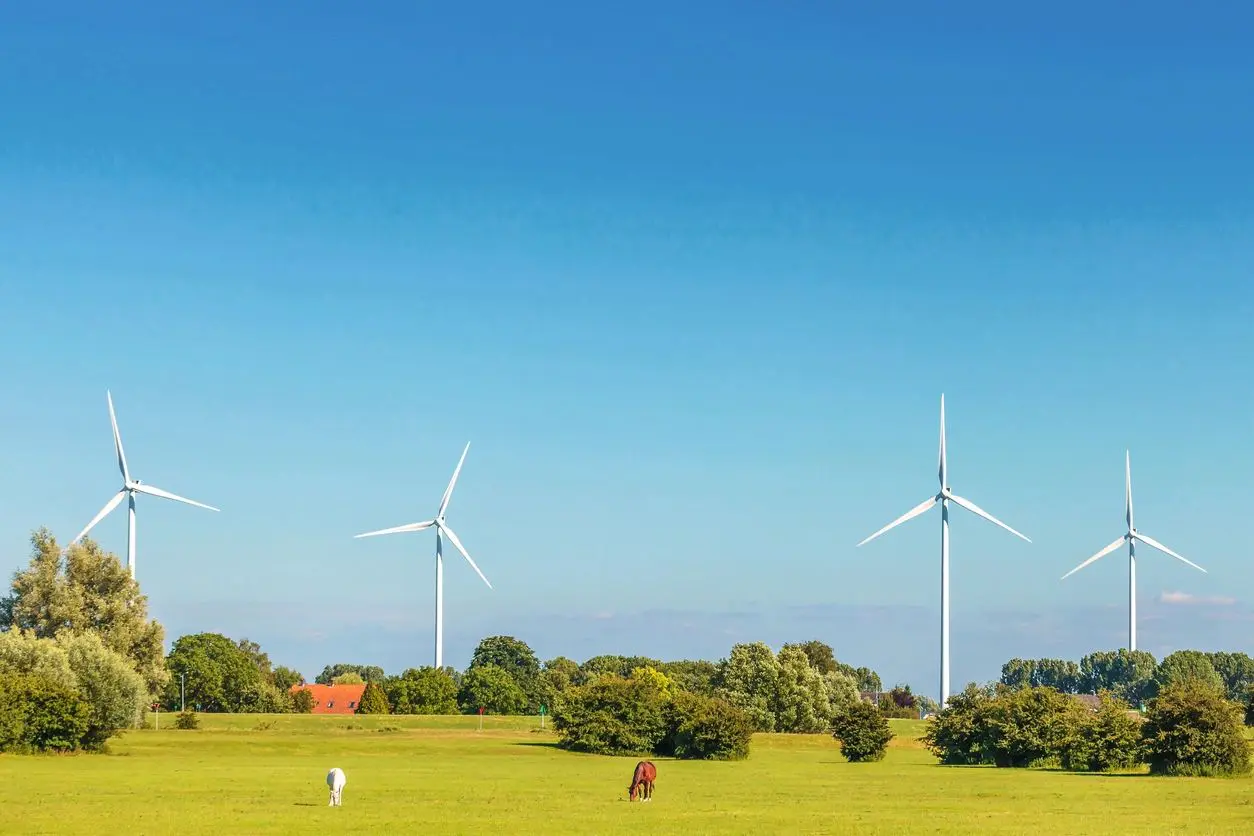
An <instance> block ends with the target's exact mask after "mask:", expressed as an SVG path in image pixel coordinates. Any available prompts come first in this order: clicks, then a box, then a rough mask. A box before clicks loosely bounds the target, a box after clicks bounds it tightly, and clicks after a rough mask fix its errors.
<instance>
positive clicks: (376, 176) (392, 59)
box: [0, 2, 1254, 692]
mask: <svg viewBox="0 0 1254 836" xmlns="http://www.w3.org/2000/svg"><path fill="white" fill-rule="evenodd" d="M266 6H267V8H266V9H264V10H262V9H258V8H255V4H249V3H238V2H223V3H217V4H213V5H212V6H208V5H204V6H201V7H200V8H199V9H195V10H193V9H188V8H181V9H180V10H177V11H172V10H169V9H166V8H163V7H159V6H158V5H156V4H137V3H126V2H123V3H115V4H110V5H109V8H107V9H105V8H104V7H101V6H99V5H98V4H88V3H81V2H72V3H71V2H61V3H56V2H48V3H44V4H39V5H38V7H36V6H35V5H34V4H27V8H23V9H14V8H8V9H5V10H4V11H3V12H0V302H2V304H0V350H2V351H3V356H4V357H5V363H4V364H3V366H0V385H2V387H3V391H4V397H3V398H0V431H2V432H3V434H4V438H5V439H6V443H5V444H4V445H3V446H2V447H0V472H3V473H4V474H5V477H6V484H7V485H8V490H6V491H5V500H4V502H3V503H0V545H2V546H3V548H2V549H0V569H2V570H5V571H12V570H16V569H18V568H20V567H21V566H23V565H25V563H26V560H27V558H28V546H27V539H28V537H29V534H30V531H31V530H32V529H34V528H36V527H38V526H40V525H47V526H49V527H50V528H52V529H53V530H54V532H55V533H56V534H57V535H58V536H59V537H61V538H62V539H63V540H68V538H70V537H72V536H73V535H74V534H75V533H76V532H77V531H78V530H79V528H80V527H81V526H82V525H84V524H85V523H86V522H87V520H89V519H90V518H91V515H92V514H94V513H95V511H96V510H97V509H98V508H99V507H100V506H101V505H102V504H103V503H104V501H105V500H106V499H107V498H108V497H109V495H110V494H111V492H112V491H114V490H116V489H117V484H116V483H117V474H116V470H115V469H114V465H113V461H112V451H111V449H110V445H111V442H110V438H109V429H108V415H107V410H106V404H105V390H106V389H107V388H108V389H111V390H112V392H113V395H114V398H115V403H116V406H117V410H118V418H119V422H120V425H121V430H122V434H123V440H124V442H125V444H126V447H127V453H128V457H129V459H130V463H131V467H132V470H133V471H134V474H135V475H136V476H137V477H138V478H141V479H143V480H145V481H148V482H150V483H152V484H155V485H158V486H160V487H163V488H166V489H168V490H172V491H175V492H177V493H181V494H184V495H186V496H190V497H192V498H195V499H198V500H201V501H204V502H208V503H210V504H213V505H217V506H219V507H221V508H222V509H223V510H222V513H220V514H212V513H209V512H205V511H200V510H198V509H194V508H186V507H183V506H177V505H174V504H172V503H167V502H162V501H160V500H149V501H141V504H140V508H139V556H138V572H139V577H140V580H141V582H142V584H143V587H144V589H145V591H146V592H147V594H148V595H149V597H150V601H151V608H152V611H153V612H154V614H155V615H156V616H157V617H158V618H159V619H160V620H161V621H162V622H163V623H164V624H165V625H166V627H167V630H168V633H169V635H170V637H171V638H173V637H175V636H178V635H180V634H182V633H186V632H194V631H199V630H217V631H222V632H225V633H227V634H228V635H232V636H235V637H239V636H242V635H247V636H248V637H250V638H252V639H254V640H256V641H259V642H261V643H262V645H263V646H264V647H265V648H266V649H267V650H269V651H270V653H271V655H272V657H273V658H275V659H276V661H280V662H284V663H287V664H292V665H295V666H297V667H299V668H300V669H301V670H303V671H304V672H305V673H306V674H307V675H310V676H312V675H313V674H315V673H316V672H317V671H318V670H320V669H321V667H322V666H323V665H324V664H327V663H330V662H335V661H360V662H369V663H376V664H382V665H384V666H385V667H386V668H388V669H389V670H398V669H400V668H403V667H406V666H409V665H419V664H429V662H430V658H431V632H432V618H433V615H432V613H433V597H434V592H433V584H434V570H433V565H432V564H433V557H432V549H433V538H431V537H429V536H427V534H426V533H424V534H422V535H414V536H410V537H392V538H373V539H369V540H354V539H352V535H353V534H355V533H358V532H361V531H367V530H370V529H374V528H381V527H385V526H390V525H397V524H400V523H404V522H410V521H416V520H419V519H426V518H428V517H430V516H431V513H432V512H433V511H434V509H435V506H436V505H437V504H438V501H439V497H440V494H441V492H442V491H443V489H444V485H445V484H446V482H447V479H448V477H449V475H450V474H451V471H452V468H453V466H454V465H455V464H456V461H457V456H458V455H459V454H460V451H461V448H462V446H463V445H464V444H465V443H466V442H467V441H470V442H471V450H470V454H469V456H468V457H467V460H466V465H465V469H464V471H463V475H462V479H461V481H460V483H459V485H458V488H457V491H456V493H455V495H454V498H453V502H452V505H451V507H450V510H449V521H450V522H451V523H452V525H453V526H454V527H455V528H456V530H457V531H458V533H459V534H460V535H461V537H462V540H463V542H464V543H465V544H466V546H467V548H468V549H469V550H470V552H471V554H472V555H474V556H475V558H476V560H477V561H478V562H479V564H480V566H481V567H482V568H483V570H484V572H485V573H486V574H487V576H488V577H489V579H491V580H492V582H493V585H494V587H495V588H494V589H492V590H489V589H487V588H486V587H484V586H483V584H482V583H481V582H480V581H479V580H478V579H477V578H476V577H475V576H474V574H473V573H472V572H471V570H470V569H469V567H467V566H466V565H465V564H464V562H462V561H460V559H457V560H451V561H450V563H449V565H448V569H447V572H446V659H447V660H448V661H449V662H450V663H452V664H455V665H458V666H459V667H461V666H464V665H465V664H466V662H467V661H468V660H469V655H470V652H471V650H472V649H473V646H474V644H475V642H476V641H477V640H478V639H479V638H480V637H482V636H483V635H487V634H491V633H496V632H505V633H510V634H513V635H517V636H519V637H520V638H523V639H525V640H526V641H528V642H529V643H530V644H531V645H532V646H533V647H534V648H535V649H536V650H537V652H538V653H539V654H540V655H541V656H542V657H545V658H547V657H551V656H555V655H558V654H565V655H569V656H572V657H575V658H577V659H582V658H586V657H587V656H590V655H593V654H595V653H599V652H624V653H627V652H632V653H642V654H648V655H653V656H660V657H664V658H675V657H685V656H703V657H706V658H713V659H717V658H719V657H721V656H723V655H725V654H726V653H727V651H728V649H729V648H730V646H731V644H732V643H733V642H737V641H752V640H757V639H761V640H765V641H767V642H769V643H771V644H772V645H773V646H775V647H778V646H779V644H781V643H782V642H784V641H792V640H797V641H800V640H806V639H809V638H820V639H823V640H825V641H827V642H829V643H830V644H832V645H833V646H834V647H835V649H836V652H837V655H838V656H839V657H841V658H842V659H846V660H848V661H850V662H852V663H854V664H868V665H871V666H873V667H875V668H877V669H879V670H880V671H881V672H882V673H883V674H884V676H885V678H886V679H887V680H889V681H890V682H891V681H896V680H904V681H910V682H912V683H915V685H916V688H918V689H920V690H924V691H926V692H931V691H934V690H935V684H934V683H935V679H936V671H937V665H938V659H937V657H938V651H937V647H938V639H937V631H938V619H939V615H938V601H939V569H938V562H939V559H938V539H939V533H938V531H937V529H938V527H939V519H938V514H937V513H936V512H931V513H930V514H929V515H928V516H926V517H924V518H922V519H918V520H914V521H912V522H910V523H909V524H907V525H905V526H903V527H901V528H899V529H897V530H895V531H893V532H891V533H890V534H888V535H885V536H884V537H882V538H880V539H879V540H876V541H875V542H874V543H872V544H869V545H867V546H864V547H862V548H860V549H855V548H854V544H855V543H857V542H858V541H859V540H861V539H862V538H863V537H865V536H866V535H868V534H870V533H871V532H873V531H875V530H876V529H877V528H879V527H880V526H881V525H883V524H885V523H887V522H888V521H889V520H891V519H892V518H894V517H895V516H897V515H899V514H901V513H903V512H904V511H906V510H907V509H908V508H910V507H911V506H913V505H914V504H916V503H917V502H919V501H920V500H922V499H924V498H925V497H927V496H928V495H929V493H930V492H933V491H934V490H935V475H934V474H935V459H936V441H937V420H938V405H939V404H938V402H939V397H940V394H941V392H942V391H943V392H944V393H945V394H946V399H947V406H948V418H949V451H950V457H951V461H950V473H951V483H952V486H953V488H954V489H955V490H956V491H957V492H958V493H960V494H962V495H964V496H967V497H969V498H970V499H972V500H974V501H975V502H977V503H979V504H980V505H982V506H983V507H985V508H986V509H988V510H989V511H990V512H992V513H993V514H996V515H997V516H999V517H1000V518H1001V519H1003V520H1005V521H1006V522H1008V523H1009V524H1011V525H1013V526H1015V527H1016V528H1018V529H1019V530H1021V531H1023V532H1024V533H1025V534H1027V535H1028V536H1029V537H1030V538H1032V540H1033V543H1032V544H1031V545H1029V544H1026V543H1023V542H1022V541H1019V540H1017V539H1016V538H1013V537H1011V536H1009V535H1008V534H1006V533H1004V532H1002V531H1000V530H999V529H997V528H995V527H993V526H990V525H988V524H987V523H984V522H982V521H980V520H978V519H975V518H974V517H972V516H970V515H969V514H965V513H963V512H961V511H955V513H954V517H953V529H952V536H953V575H952V583H953V593H952V594H953V679H954V682H955V687H958V686H960V684H961V683H963V682H966V681H968V680H970V679H981V680H982V679H987V678H991V677H995V676H996V675H997V673H998V669H999V666H1000V664H1001V662H1002V661H1004V660H1005V659H1006V658H1009V657H1011V656H1015V655H1019V656H1040V655H1047V654H1048V655H1063V656H1068V657H1071V658H1078V657H1079V656H1080V655H1082V654H1083V653H1085V652H1088V651H1089V650H1092V649H1097V648H1102V649H1105V648H1114V647H1118V646H1120V645H1121V644H1122V643H1123V641H1124V640H1125V629H1126V628H1125V624H1126V597H1127V590H1126V571H1127V567H1126V559H1123V558H1121V557H1119V556H1117V555H1112V556H1110V557H1107V558H1105V559H1103V560H1102V561H1101V562H1100V563H1099V564H1097V565H1095V566H1092V567H1090V568H1088V569H1086V570H1084V572H1082V573H1079V574H1078V575H1075V576H1072V577H1071V578H1068V579H1067V581H1066V582H1059V580H1058V578H1059V577H1060V576H1061V575H1062V574H1063V573H1064V572H1066V571H1067V570H1068V569H1070V568H1071V567H1072V566H1074V565H1075V564H1076V563H1078V562H1080V561H1081V560H1083V559H1084V558H1085V557H1087V556H1088V555H1089V554H1091V553H1092V552H1094V551H1096V550H1097V549H1098V548H1100V547H1101V546H1103V545H1105V544H1106V543H1108V542H1109V541H1110V540H1112V539H1114V538H1115V537H1116V536H1118V535H1119V534H1120V533H1121V531H1122V528H1121V526H1122V514H1123V507H1122V503H1123V484H1122V480H1123V473H1122V469H1123V457H1124V451H1125V449H1128V448H1130V449H1131V451H1132V467H1133V479H1134V491H1135V495H1136V507H1137V518H1138V524H1139V526H1140V527H1141V528H1142V529H1143V530H1144V531H1146V532H1147V533H1149V534H1151V535H1152V536H1155V537H1157V538H1159V539H1160V540H1162V541H1164V542H1165V543H1167V544H1168V545H1170V546H1172V547H1173V548H1175V549H1177V550H1178V551H1180V552H1182V553H1183V554H1185V555H1186V556H1187V557H1189V558H1191V559H1193V560H1194V561H1196V562H1198V563H1200V564H1201V565H1203V566H1205V567H1206V568H1207V569H1208V570H1209V574H1205V575H1203V574H1201V573H1198V572H1195V571H1193V570H1191V569H1189V568H1187V567H1185V566H1183V565H1182V564H1179V563H1176V562H1175V561H1172V560H1171V559H1170V558H1168V557H1166V556H1164V555H1161V554H1158V553H1152V552H1147V553H1146V554H1145V555H1144V557H1143V559H1141V560H1140V561H1139V566H1138V568H1139V573H1138V574H1139V587H1140V597H1141V601H1142V604H1141V607H1142V619H1141V622H1140V644H1141V646H1142V647H1144V648H1146V649H1149V650H1152V651H1154V652H1155V653H1157V654H1159V655H1161V654H1163V653H1165V652H1168V651H1170V650H1171V649H1176V648H1180V647H1200V648H1203V649H1220V648H1224V649H1240V650H1245V651H1254V643H1252V642H1251V640H1250V639H1249V638H1248V636H1249V631H1248V629H1247V628H1248V624H1249V622H1250V621H1251V619H1254V606H1252V603H1254V573H1252V572H1251V571H1250V570H1249V569H1248V567H1249V565H1250V560H1251V557H1254V535H1251V534H1250V532H1249V530H1248V528H1247V527H1244V526H1243V525H1241V522H1242V521H1243V520H1244V518H1245V515H1246V508H1247V505H1248V487H1247V486H1248V484H1249V482H1248V478H1247V474H1248V473H1249V472H1250V471H1251V468H1254V451H1252V448H1251V444H1250V442H1249V438H1250V429H1251V423H1250V416H1251V410H1252V408H1254V399H1252V397H1251V394H1250V386H1249V380H1250V379H1251V361H1252V360H1254V336H1252V335H1254V330H1252V329H1251V328H1250V326H1249V323H1250V321H1251V316H1252V315H1254V283H1252V282H1251V280H1250V276H1251V270H1252V268H1254V236H1252V235H1251V232H1252V231H1254V223H1252V221H1254V212H1252V209H1254V206H1252V200H1251V198H1250V195H1251V194H1254V191H1252V190H1251V186H1254V163H1251V161H1250V157H1249V153H1248V149H1249V148H1250V147H1254V114H1252V113H1251V112H1250V111H1249V108H1248V107H1245V106H1244V103H1245V102H1248V101H1250V99H1251V96H1252V94H1254V59H1251V58H1250V57H1249V55H1248V36H1249V32H1250V28H1251V25H1252V24H1254V12H1250V11H1248V10H1245V9H1243V8H1242V7H1240V6H1238V5H1237V4H1231V5H1230V6H1222V5H1208V4H1195V5H1194V6H1192V7H1190V9H1189V10H1187V11H1181V10H1180V7H1179V6H1178V5H1177V6H1174V8H1171V9H1169V8H1167V5H1166V4H1143V5H1142V6H1141V7H1140V9H1139V10H1138V12H1137V14H1136V15H1135V16H1133V17H1130V16H1129V15H1128V13H1127V12H1125V11H1123V10H1120V9H1117V8H1116V4H1092V3H1088V4H1084V5H1079V4H1072V3H1063V4H1055V5H1052V6H1050V8H1049V10H1048V16H1046V13H1045V12H1039V13H1029V12H1027V11H1025V10H1018V9H1015V10H1008V9H1006V8H1004V4H970V3H968V4H959V5H958V6H950V7H947V8H946V9H945V11H944V13H943V14H942V13H941V12H939V11H934V10H932V9H931V8H929V6H928V5H927V4H901V3H899V4H893V5H888V4H879V5H877V6H876V8H875V9H874V10H870V11H868V10H862V11H840V12H836V11H833V10H832V8H831V7H830V4H820V3H792V4H785V5H782V6H781V5H780V4H765V3H760V4H753V3H732V4H727V3H720V4H713V3H704V2H701V3H698V2H694V3H688V4H684V5H683V6H682V7H676V6H674V4H667V5H662V4H651V3H646V4H641V3H633V4H630V5H628V4H595V8H593V7H590V6H588V4H575V3H552V4H546V5H545V6H544V7H543V8H537V7H528V8H526V9H523V8H521V7H518V6H517V5H516V4H508V3H461V4H456V8H455V9H454V8H453V7H451V6H450V7H448V8H445V9H439V10H427V11H420V10H416V9H415V8H414V7H413V4H403V3H375V4H371V5H370V6H369V7H368V8H363V9H357V10H354V11H351V12H349V11H347V10H346V9H345V8H344V7H343V6H342V4H330V3H305V4H301V5H300V6H299V7H297V5H296V4H266ZM95 533H96V535H97V536H98V537H99V538H100V540H101V542H102V543H103V544H104V545H105V546H106V547H107V548H110V549H112V550H115V551H117V552H119V553H124V552H125V538H126V524H125V515H124V513H122V512H118V513H116V514H115V515H114V516H111V517H110V518H109V519H107V520H106V521H105V522H103V523H102V524H101V526H100V527H99V528H98V529H97V530H96V532H95Z"/></svg>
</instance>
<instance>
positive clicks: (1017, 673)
mask: <svg viewBox="0 0 1254 836" xmlns="http://www.w3.org/2000/svg"><path fill="white" fill-rule="evenodd" d="M1035 672H1036V660H1035V659H1018V658H1015V659H1011V660H1010V661H1009V662H1006V663H1005V664H1003V665H1002V666H1001V683H1002V684H1003V685H1005V686H1006V687H1007V688H1011V689H1013V690H1016V691H1017V690H1019V689H1020V688H1030V687H1032V674H1033V673H1035Z"/></svg>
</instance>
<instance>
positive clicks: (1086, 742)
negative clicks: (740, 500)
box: [1061, 693, 1141, 772]
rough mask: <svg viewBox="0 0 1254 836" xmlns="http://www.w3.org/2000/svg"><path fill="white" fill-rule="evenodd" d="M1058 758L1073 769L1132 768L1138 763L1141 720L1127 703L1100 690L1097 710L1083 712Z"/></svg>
mask: <svg viewBox="0 0 1254 836" xmlns="http://www.w3.org/2000/svg"><path fill="white" fill-rule="evenodd" d="M1061 761H1062V767H1063V769H1069V770H1072V771H1076V772H1082V771H1086V772H1108V771H1110V770H1113V769H1131V768H1132V767H1134V766H1136V765H1137V764H1139V763H1141V720H1140V719H1138V718H1137V717H1134V716H1133V715H1132V713H1131V712H1129V711H1128V705H1127V703H1125V702H1122V701H1121V700H1117V699H1115V698H1113V697H1111V696H1110V694H1109V693H1103V694H1102V695H1101V703H1100V705H1099V707H1098V709H1097V711H1093V712H1089V713H1086V714H1085V715H1084V716H1083V717H1082V718H1081V720H1080V723H1079V726H1078V728H1077V729H1076V734H1075V735H1074V736H1073V737H1072V738H1071V739H1070V740H1068V741H1067V742H1066V743H1064V744H1063V748H1062V757H1061Z"/></svg>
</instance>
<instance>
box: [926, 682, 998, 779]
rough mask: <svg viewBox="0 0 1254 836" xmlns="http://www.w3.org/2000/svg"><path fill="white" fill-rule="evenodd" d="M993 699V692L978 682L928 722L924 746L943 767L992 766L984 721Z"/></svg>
mask: <svg viewBox="0 0 1254 836" xmlns="http://www.w3.org/2000/svg"><path fill="white" fill-rule="evenodd" d="M993 698H994V692H993V689H991V688H981V687H979V686H978V685H976V684H975V683H971V684H969V685H967V687H966V688H964V689H963V690H962V691H961V692H960V693H957V694H952V695H950V697H949V701H948V702H947V704H946V705H945V707H944V708H942V709H941V710H940V711H938V712H937V713H936V714H935V715H934V716H933V717H932V719H930V720H928V723H927V728H926V730H925V731H924V733H923V735H922V737H921V738H920V740H921V741H922V742H923V745H924V746H926V747H927V749H928V750H929V751H930V752H931V753H932V754H933V755H935V756H936V757H937V758H939V759H940V762H941V763H942V764H946V765H975V764H983V763H992V755H991V753H989V752H988V751H986V749H985V745H986V742H985V738H984V726H985V722H984V720H985V716H986V714H987V712H988V710H989V707H990V706H991V704H992V701H993Z"/></svg>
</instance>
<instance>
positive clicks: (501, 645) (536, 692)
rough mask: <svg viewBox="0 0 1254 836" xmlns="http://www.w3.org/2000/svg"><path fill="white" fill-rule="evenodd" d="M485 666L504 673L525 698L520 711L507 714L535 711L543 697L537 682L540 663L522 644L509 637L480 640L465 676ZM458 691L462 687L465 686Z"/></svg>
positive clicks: (530, 650)
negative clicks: (495, 668)
mask: <svg viewBox="0 0 1254 836" xmlns="http://www.w3.org/2000/svg"><path fill="white" fill-rule="evenodd" d="M489 665H492V666H495V667H497V668H499V669H501V670H502V671H504V672H505V673H506V674H507V675H508V676H509V677H510V679H512V680H513V681H514V684H515V685H517V686H518V689H519V690H520V691H522V693H523V695H524V697H525V700H524V706H523V708H522V709H520V710H519V711H518V712H509V713H522V712H523V711H526V710H528V709H531V710H535V709H537V708H539V706H540V701H541V700H542V699H543V697H544V689H543V687H542V684H541V682H540V660H539V659H537V658H536V654H535V652H534V651H532V649H531V648H530V647H529V646H528V645H527V643H526V642H524V641H522V640H521V639H516V638H514V637H513V636H488V637H487V638H485V639H483V640H482V641H480V642H479V645H478V646H477V647H476V648H475V652H474V655H473V656H472V657H471V659H470V667H469V668H468V669H467V671H466V673H467V675H468V676H469V674H470V672H471V671H473V670H474V669H476V668H482V667H486V666H489ZM462 687H463V688H464V687H465V683H463V686H462Z"/></svg>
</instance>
